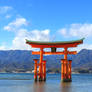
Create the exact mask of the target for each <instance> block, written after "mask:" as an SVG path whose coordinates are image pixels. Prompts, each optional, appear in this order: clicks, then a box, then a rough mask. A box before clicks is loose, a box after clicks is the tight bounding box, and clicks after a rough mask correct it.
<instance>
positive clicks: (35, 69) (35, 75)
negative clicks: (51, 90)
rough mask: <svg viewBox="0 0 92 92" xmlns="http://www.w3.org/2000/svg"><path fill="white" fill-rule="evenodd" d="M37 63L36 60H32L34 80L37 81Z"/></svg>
mask: <svg viewBox="0 0 92 92" xmlns="http://www.w3.org/2000/svg"><path fill="white" fill-rule="evenodd" d="M37 62H38V59H34V80H35V81H37Z"/></svg>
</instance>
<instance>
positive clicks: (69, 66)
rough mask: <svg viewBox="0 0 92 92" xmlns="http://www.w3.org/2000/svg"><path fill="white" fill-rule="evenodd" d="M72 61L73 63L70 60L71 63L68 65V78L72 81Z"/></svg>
mask: <svg viewBox="0 0 92 92" xmlns="http://www.w3.org/2000/svg"><path fill="white" fill-rule="evenodd" d="M71 63H72V60H69V65H68V72H69V76H68V78H69V79H70V80H71V81H72V78H71Z"/></svg>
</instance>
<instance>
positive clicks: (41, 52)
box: [39, 48, 43, 81]
mask: <svg viewBox="0 0 92 92" xmlns="http://www.w3.org/2000/svg"><path fill="white" fill-rule="evenodd" d="M42 62H43V48H40V62H39V81H42V80H43V72H42Z"/></svg>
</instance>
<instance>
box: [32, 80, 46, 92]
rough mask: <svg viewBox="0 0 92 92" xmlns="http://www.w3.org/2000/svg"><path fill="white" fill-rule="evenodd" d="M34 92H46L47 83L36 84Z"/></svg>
mask: <svg viewBox="0 0 92 92" xmlns="http://www.w3.org/2000/svg"><path fill="white" fill-rule="evenodd" d="M33 92H45V82H34V89H33Z"/></svg>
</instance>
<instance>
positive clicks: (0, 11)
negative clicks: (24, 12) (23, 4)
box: [0, 6, 12, 14]
mask: <svg viewBox="0 0 92 92" xmlns="http://www.w3.org/2000/svg"><path fill="white" fill-rule="evenodd" d="M10 10H12V7H10V6H1V7H0V14H4V13H7V12H8V11H10Z"/></svg>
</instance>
